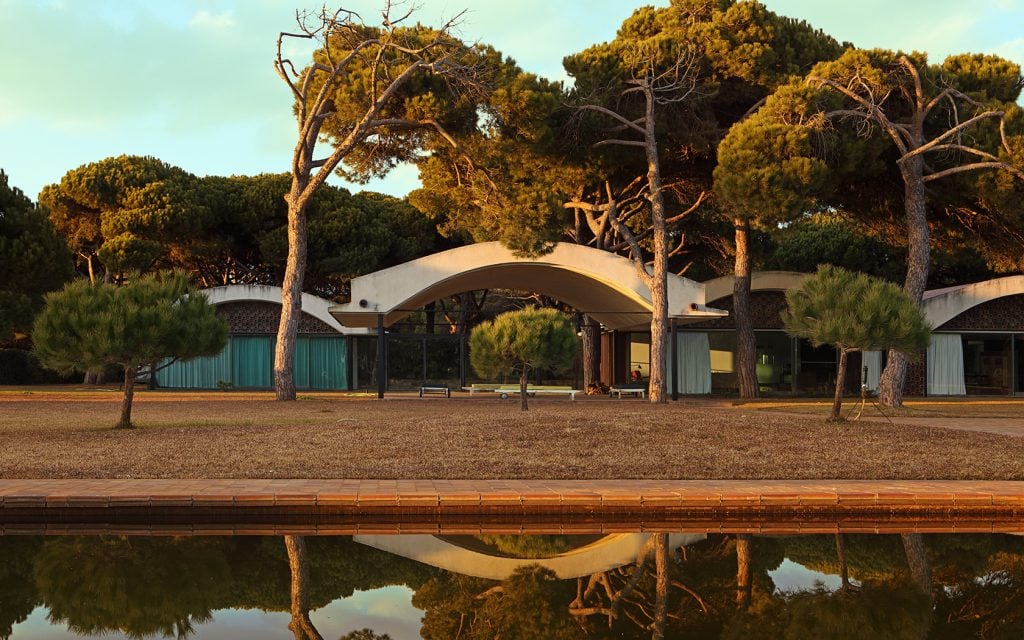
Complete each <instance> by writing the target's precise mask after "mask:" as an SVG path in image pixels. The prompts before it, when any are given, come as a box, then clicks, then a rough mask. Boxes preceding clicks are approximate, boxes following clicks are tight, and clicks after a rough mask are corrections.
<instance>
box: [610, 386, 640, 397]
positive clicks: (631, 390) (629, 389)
mask: <svg viewBox="0 0 1024 640" xmlns="http://www.w3.org/2000/svg"><path fill="white" fill-rule="evenodd" d="M608 395H609V396H618V398H619V400H622V396H623V395H631V396H640V399H641V400H643V399H644V398H645V397H647V385H638V384H637V385H633V384H623V385H612V386H611V388H610V389H609V390H608Z"/></svg>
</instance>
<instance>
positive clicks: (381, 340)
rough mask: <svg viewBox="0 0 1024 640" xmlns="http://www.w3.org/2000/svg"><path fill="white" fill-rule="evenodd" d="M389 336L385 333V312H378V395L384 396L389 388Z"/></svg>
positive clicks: (379, 396)
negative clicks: (387, 350)
mask: <svg viewBox="0 0 1024 640" xmlns="http://www.w3.org/2000/svg"><path fill="white" fill-rule="evenodd" d="M386 341H387V337H386V336H385V335H384V314H383V313H378V314H377V397H378V398H383V397H384V392H385V391H387V388H388V372H387V367H388V359H387V352H386V351H385V349H387V342H386Z"/></svg>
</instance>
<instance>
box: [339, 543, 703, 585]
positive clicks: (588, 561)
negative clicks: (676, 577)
mask: <svg viewBox="0 0 1024 640" xmlns="http://www.w3.org/2000/svg"><path fill="white" fill-rule="evenodd" d="M650 537H651V534H649V533H614V534H609V535H607V536H605V537H603V538H601V539H600V540H597V541H596V542H592V543H591V544H588V545H586V546H584V547H580V548H578V549H573V550H571V551H567V552H565V553H563V554H560V555H557V556H555V557H553V558H510V557H506V556H499V555H492V554H488V553H484V552H481V551H473V550H471V549H467V548H465V547H461V546H459V545H456V544H453V543H451V542H448V541H446V540H442V539H441V538H438V537H436V536H432V535H403V536H395V535H382V536H378V535H355V536H352V540H354V541H355V542H359V543H362V544H365V545H367V546H370V547H374V548H375V549H380V550H382V551H387V552H388V553H393V554H395V555H399V556H403V557H405V558H410V559H412V560H416V561H418V562H422V563H424V564H429V565H431V566H434V567H438V568H440V569H445V570H447V571H452V572H455V573H460V574H462V575H467V576H475V577H477V578H489V579H491V580H504V579H506V578H508V577H509V576H511V575H512V573H513V572H515V570H516V569H518V568H519V567H525V566H528V565H537V564H539V565H541V566H542V567H545V568H548V569H550V570H552V571H554V572H555V575H557V576H558V577H559V578H562V579H566V578H578V577H580V576H589V575H593V574H595V573H599V572H601V571H608V570H609V569H615V568H617V567H621V566H624V565H627V564H631V563H633V562H636V558H637V554H638V553H639V552H640V549H641V548H643V546H644V544H645V543H646V542H647V540H648V539H649V538H650ZM705 538H707V536H706V535H705V534H703V533H672V534H669V547H670V548H675V547H678V546H681V545H684V544H693V543H694V542H698V541H700V540H704V539H705Z"/></svg>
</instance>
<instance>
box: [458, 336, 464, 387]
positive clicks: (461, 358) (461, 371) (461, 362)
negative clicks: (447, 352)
mask: <svg viewBox="0 0 1024 640" xmlns="http://www.w3.org/2000/svg"><path fill="white" fill-rule="evenodd" d="M464 386H466V334H464V333H460V334H459V388H460V389H461V388H462V387H464Z"/></svg>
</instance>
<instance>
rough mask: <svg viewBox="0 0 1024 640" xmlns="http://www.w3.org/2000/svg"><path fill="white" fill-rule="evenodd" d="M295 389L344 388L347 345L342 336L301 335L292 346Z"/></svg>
mask: <svg viewBox="0 0 1024 640" xmlns="http://www.w3.org/2000/svg"><path fill="white" fill-rule="evenodd" d="M295 386H296V387H298V388H300V389H347V388H348V344H347V342H346V340H345V338H344V336H303V337H300V338H299V340H298V343H297V344H296V345H295Z"/></svg>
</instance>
